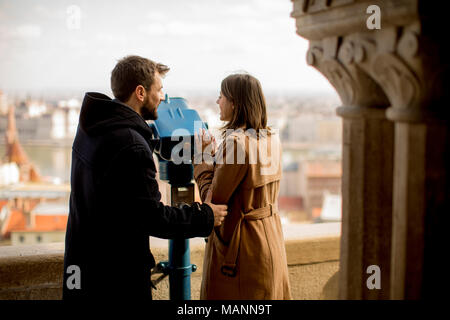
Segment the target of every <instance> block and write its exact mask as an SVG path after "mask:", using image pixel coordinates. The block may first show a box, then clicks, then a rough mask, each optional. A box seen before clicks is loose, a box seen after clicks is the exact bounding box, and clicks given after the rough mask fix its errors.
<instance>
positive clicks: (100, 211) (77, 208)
mask: <svg viewBox="0 0 450 320" xmlns="http://www.w3.org/2000/svg"><path fill="white" fill-rule="evenodd" d="M168 71H169V68H168V67H167V66H165V65H163V64H157V63H155V62H153V61H151V60H148V59H145V58H142V57H138V56H128V57H125V58H123V59H122V60H120V61H119V62H118V63H117V65H116V66H115V68H114V70H113V71H112V73H111V89H112V92H113V94H114V96H115V98H116V99H114V100H111V99H110V98H109V97H107V96H106V95H103V94H101V93H86V96H85V98H84V101H83V105H82V107H81V112H80V121H79V125H78V131H77V135H76V137H75V141H74V143H73V148H72V149H73V151H72V171H71V188H72V189H71V194H70V213H69V221H68V224H67V232H66V247H65V255H64V278H63V298H64V299H70V298H107V299H122V300H123V299H136V298H149V299H151V289H150V285H151V281H150V272H151V268H152V267H154V266H155V260H154V258H153V255H152V253H151V252H150V248H149V236H150V235H152V236H156V237H161V238H175V237H183V238H191V237H207V236H208V235H209V234H210V233H211V231H212V229H213V226H218V225H220V224H221V222H222V221H223V219H224V217H225V215H226V214H227V212H226V210H227V207H226V206H224V205H218V206H216V205H213V204H211V203H203V204H199V203H194V205H192V206H190V207H189V206H185V207H184V208H183V209H179V208H175V207H170V206H165V205H164V204H163V203H161V202H160V199H161V194H160V193H159V190H158V184H157V181H156V179H155V174H156V168H155V163H154V161H153V157H152V153H153V149H152V148H153V146H152V143H151V137H152V131H151V129H150V128H149V126H148V125H147V123H146V122H145V120H153V119H156V118H157V117H158V114H157V107H158V105H159V104H160V102H161V101H162V100H163V92H162V87H163V86H162V80H161V77H163V76H164V75H165V74H166V73H167V72H168Z"/></svg>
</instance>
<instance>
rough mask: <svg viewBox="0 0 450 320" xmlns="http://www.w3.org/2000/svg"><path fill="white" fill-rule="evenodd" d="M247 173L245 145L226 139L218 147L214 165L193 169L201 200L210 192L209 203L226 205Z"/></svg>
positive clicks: (230, 138)
mask: <svg viewBox="0 0 450 320" xmlns="http://www.w3.org/2000/svg"><path fill="white" fill-rule="evenodd" d="M247 171H248V154H246V151H245V143H244V142H243V141H239V140H238V139H237V138H236V137H234V136H230V137H228V138H227V139H226V140H225V141H224V142H223V143H222V144H221V145H220V147H219V149H218V151H217V152H216V156H215V163H214V165H209V164H207V163H202V164H199V165H196V166H195V168H194V176H195V180H196V182H197V184H198V186H199V190H200V195H201V198H202V200H203V201H204V199H205V198H206V195H207V193H208V191H211V194H212V198H211V202H212V203H215V204H227V203H228V201H229V200H230V198H231V196H232V195H233V193H234V192H235V190H236V189H237V188H238V186H239V184H240V183H241V182H242V180H243V179H244V177H245V175H246V174H247Z"/></svg>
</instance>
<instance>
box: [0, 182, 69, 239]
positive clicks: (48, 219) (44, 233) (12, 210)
mask: <svg viewBox="0 0 450 320" xmlns="http://www.w3.org/2000/svg"><path fill="white" fill-rule="evenodd" d="M69 193H70V186H69V185H67V184H66V185H51V184H38V183H34V184H19V185H14V186H10V187H8V188H0V238H1V239H11V241H12V244H21V243H23V244H25V243H37V242H47V241H50V240H51V239H53V240H51V241H56V240H58V241H63V240H61V239H64V238H62V235H63V234H64V233H65V225H66V223H67V217H68V216H67V215H68V211H69V209H68V203H69ZM20 236H22V237H20ZM38 236H40V237H39V238H38ZM30 237H31V238H34V240H33V241H34V242H33V241H32V239H31V238H30ZM21 239H22V240H21Z"/></svg>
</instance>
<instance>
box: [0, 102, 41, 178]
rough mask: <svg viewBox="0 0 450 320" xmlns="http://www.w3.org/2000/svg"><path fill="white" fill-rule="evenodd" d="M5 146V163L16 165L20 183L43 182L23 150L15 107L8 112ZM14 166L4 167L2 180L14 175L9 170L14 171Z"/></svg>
mask: <svg viewBox="0 0 450 320" xmlns="http://www.w3.org/2000/svg"><path fill="white" fill-rule="evenodd" d="M5 144H6V153H5V156H4V157H3V163H5V164H16V165H17V168H18V169H19V181H20V182H39V181H41V176H40V174H39V173H38V171H37V170H36V168H35V167H34V165H33V164H32V163H31V162H30V161H29V160H28V156H27V154H26V153H25V151H24V150H23V148H22V146H21V144H20V142H19V137H18V134H17V128H16V119H15V116H14V106H11V107H10V108H9V112H8V126H7V129H6V132H5ZM14 169H15V167H14V166H9V167H6V168H5V167H4V166H2V172H3V171H5V170H8V172H4V176H3V177H2V178H1V179H0V180H7V178H6V177H8V176H10V175H12V174H13V173H12V172H10V171H9V170H11V171H12V170H14Z"/></svg>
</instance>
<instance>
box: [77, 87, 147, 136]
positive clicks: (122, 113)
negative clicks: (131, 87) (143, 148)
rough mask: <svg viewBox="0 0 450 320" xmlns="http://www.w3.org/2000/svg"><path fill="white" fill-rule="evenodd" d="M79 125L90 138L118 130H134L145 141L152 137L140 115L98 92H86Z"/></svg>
mask: <svg viewBox="0 0 450 320" xmlns="http://www.w3.org/2000/svg"><path fill="white" fill-rule="evenodd" d="M79 125H80V127H81V128H82V129H83V130H84V131H85V132H86V133H87V134H88V135H91V136H92V135H101V134H103V133H105V132H108V131H111V130H113V129H119V128H132V129H135V130H136V131H138V132H139V133H140V134H141V135H142V136H144V138H145V139H147V140H148V139H151V137H152V136H153V134H152V130H151V129H150V127H149V125H148V124H147V122H145V120H144V118H142V117H141V115H140V114H138V113H137V112H136V111H134V110H133V109H131V108H130V107H128V106H127V105H125V104H123V103H122V102H120V101H118V100H112V99H111V98H110V97H108V96H107V95H104V94H102V93H98V92H87V93H86V95H85V96H84V100H83V104H82V106H81V111H80V122H79Z"/></svg>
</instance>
